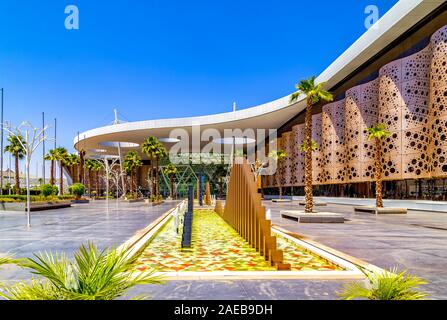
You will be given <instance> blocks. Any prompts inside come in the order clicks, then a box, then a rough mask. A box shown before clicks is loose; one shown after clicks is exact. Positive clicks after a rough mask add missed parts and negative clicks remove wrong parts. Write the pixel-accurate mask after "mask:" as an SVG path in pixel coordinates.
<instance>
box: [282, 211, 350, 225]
mask: <svg viewBox="0 0 447 320" xmlns="http://www.w3.org/2000/svg"><path fill="white" fill-rule="evenodd" d="M281 218H286V219H291V220H295V221H297V222H298V223H344V222H345V218H344V217H343V215H341V214H339V213H333V212H313V213H306V212H304V211H298V210H287V211H281Z"/></svg>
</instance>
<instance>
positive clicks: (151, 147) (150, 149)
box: [141, 136, 160, 195]
mask: <svg viewBox="0 0 447 320" xmlns="http://www.w3.org/2000/svg"><path fill="white" fill-rule="evenodd" d="M159 143H160V142H159V141H158V139H157V138H156V137H154V136H150V137H148V138H147V139H146V140H145V141H144V143H143V145H142V146H141V151H142V152H143V153H144V154H146V155H147V156H148V157H149V158H150V160H151V168H150V178H149V179H150V181H151V194H153V195H155V193H156V187H155V182H154V159H155V157H156V153H157V148H158V144H159Z"/></svg>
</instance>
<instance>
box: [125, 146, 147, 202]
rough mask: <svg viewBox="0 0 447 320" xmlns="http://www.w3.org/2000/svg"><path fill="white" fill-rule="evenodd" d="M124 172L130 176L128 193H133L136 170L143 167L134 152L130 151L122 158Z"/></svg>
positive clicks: (139, 158)
mask: <svg viewBox="0 0 447 320" xmlns="http://www.w3.org/2000/svg"><path fill="white" fill-rule="evenodd" d="M123 164H124V170H126V172H127V174H129V175H130V193H131V194H133V193H134V176H135V173H136V170H137V169H138V168H139V167H141V166H142V165H143V162H142V161H141V157H140V156H139V155H138V153H136V152H135V151H130V152H128V153H127V154H126V156H125V157H124V163H123ZM135 184H136V183H135Z"/></svg>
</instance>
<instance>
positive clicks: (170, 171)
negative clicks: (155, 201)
mask: <svg viewBox="0 0 447 320" xmlns="http://www.w3.org/2000/svg"><path fill="white" fill-rule="evenodd" d="M177 171H178V170H177V167H176V166H175V165H174V164H173V163H169V164H168V165H167V166H166V168H164V170H163V173H164V174H165V175H167V176H169V189H170V190H169V191H170V193H171V195H170V197H171V199H174V176H175V175H176V174H177Z"/></svg>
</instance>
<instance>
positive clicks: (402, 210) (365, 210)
mask: <svg viewBox="0 0 447 320" xmlns="http://www.w3.org/2000/svg"><path fill="white" fill-rule="evenodd" d="M354 212H356V213H357V212H360V213H362V212H363V213H370V214H407V208H377V207H368V206H363V207H355V208H354Z"/></svg>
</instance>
